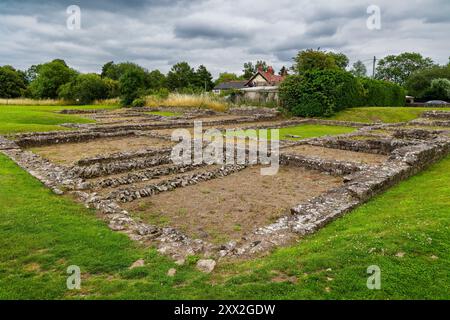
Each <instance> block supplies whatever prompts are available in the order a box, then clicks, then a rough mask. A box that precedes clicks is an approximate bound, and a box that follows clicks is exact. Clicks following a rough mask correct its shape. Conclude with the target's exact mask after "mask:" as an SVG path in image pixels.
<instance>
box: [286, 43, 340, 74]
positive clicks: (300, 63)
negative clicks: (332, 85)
mask: <svg viewBox="0 0 450 320" xmlns="http://www.w3.org/2000/svg"><path fill="white" fill-rule="evenodd" d="M293 69H294V71H295V72H296V73H297V74H302V73H304V72H307V71H311V70H336V69H339V67H338V65H337V63H336V60H335V57H334V55H331V54H329V53H327V52H324V51H320V50H313V49H308V50H302V51H300V52H299V53H298V54H297V56H296V57H295V58H294V66H293Z"/></svg>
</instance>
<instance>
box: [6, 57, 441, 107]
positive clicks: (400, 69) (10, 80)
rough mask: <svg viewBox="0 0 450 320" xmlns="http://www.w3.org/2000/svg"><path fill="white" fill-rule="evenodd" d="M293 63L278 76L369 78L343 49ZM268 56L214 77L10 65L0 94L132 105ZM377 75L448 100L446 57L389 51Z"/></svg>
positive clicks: (111, 66) (116, 67)
mask: <svg viewBox="0 0 450 320" xmlns="http://www.w3.org/2000/svg"><path fill="white" fill-rule="evenodd" d="M293 60H294V63H293V66H292V67H290V68H289V69H288V68H287V67H284V66H283V67H282V68H281V69H280V70H279V74H280V75H287V74H288V72H289V73H291V74H292V73H293V74H294V75H300V74H302V73H304V72H307V71H309V70H341V71H345V72H349V73H351V74H352V75H353V76H355V77H357V78H367V69H366V67H365V65H364V63H363V62H362V61H357V62H356V63H354V64H353V65H352V67H350V66H349V58H348V57H347V56H346V55H345V54H343V53H334V52H327V51H322V50H320V49H319V50H312V49H309V50H302V51H300V52H299V53H298V54H297V56H296V57H294V59H293ZM268 67H269V66H268V64H267V62H266V61H263V60H259V61H256V63H253V62H246V63H244V65H243V70H242V74H240V75H237V74H235V73H228V72H224V73H221V74H220V75H219V77H218V78H217V79H216V80H215V81H213V77H212V75H211V73H210V72H209V71H208V70H207V68H206V67H205V66H204V65H200V66H199V67H198V68H197V69H194V68H193V67H191V66H190V65H189V64H188V63H187V62H179V63H177V64H175V65H173V66H172V68H171V69H170V71H169V72H168V73H167V74H163V73H162V72H160V71H159V70H152V71H149V70H147V69H145V68H143V67H141V66H139V65H138V64H135V63H131V62H124V63H114V62H113V61H111V62H108V63H106V64H105V65H103V67H102V72H101V74H95V73H88V74H83V73H80V72H78V71H76V70H75V69H73V68H70V67H69V66H68V65H67V64H66V62H65V61H64V60H61V59H55V60H53V61H50V62H47V63H44V64H40V65H33V66H31V67H30V68H29V69H28V70H26V71H21V70H17V69H15V68H13V67H11V66H3V67H0V98H18V97H27V98H34V99H58V98H59V99H64V100H70V101H73V102H77V103H80V104H87V103H91V102H92V101H94V100H99V99H108V98H117V97H120V98H121V102H122V104H123V105H130V104H132V103H133V101H135V100H136V99H139V98H140V97H143V96H146V95H159V96H162V97H164V96H166V95H168V93H169V92H181V93H199V92H204V91H210V90H211V89H212V88H213V87H214V86H215V85H217V84H220V83H222V82H226V81H232V80H248V79H249V78H250V77H251V76H252V75H254V74H255V73H256V72H257V70H260V69H261V70H264V71H267V70H268ZM375 78H376V79H378V80H380V81H389V82H392V83H395V84H398V85H400V86H402V87H403V88H404V89H406V90H407V92H408V93H409V94H411V95H413V96H415V97H417V98H418V99H419V100H420V99H440V100H450V61H449V64H448V65H438V64H436V63H434V62H433V60H432V59H431V58H427V57H423V56H422V55H421V54H419V53H408V52H407V53H402V54H400V55H397V56H394V55H390V56H387V57H385V58H383V59H381V60H380V61H379V63H378V67H377V70H376V74H375Z"/></svg>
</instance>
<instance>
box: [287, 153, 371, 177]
mask: <svg viewBox="0 0 450 320" xmlns="http://www.w3.org/2000/svg"><path fill="white" fill-rule="evenodd" d="M280 164H281V165H291V166H298V167H302V168H307V169H311V170H317V171H321V172H326V173H329V174H332V175H336V176H343V175H347V174H351V173H354V172H357V171H361V170H365V169H367V168H369V166H367V165H358V164H356V163H353V162H344V161H336V160H324V159H322V158H320V157H311V156H309V157H305V156H299V155H288V154H281V155H280Z"/></svg>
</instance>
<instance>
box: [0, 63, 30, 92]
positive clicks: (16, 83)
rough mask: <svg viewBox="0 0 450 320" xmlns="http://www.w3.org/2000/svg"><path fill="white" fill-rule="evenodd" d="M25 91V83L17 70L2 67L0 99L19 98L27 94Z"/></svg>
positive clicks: (0, 72)
mask: <svg viewBox="0 0 450 320" xmlns="http://www.w3.org/2000/svg"><path fill="white" fill-rule="evenodd" d="M25 90H26V85H25V81H24V79H23V77H22V76H21V74H20V73H19V72H18V71H17V70H16V69H14V68H13V67H10V66H3V67H0V98H8V99H9V98H18V97H20V96H23V95H24V94H25Z"/></svg>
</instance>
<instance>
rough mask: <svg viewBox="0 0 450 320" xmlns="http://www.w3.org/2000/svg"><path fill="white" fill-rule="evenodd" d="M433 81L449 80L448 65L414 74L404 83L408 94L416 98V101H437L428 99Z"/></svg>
mask: <svg viewBox="0 0 450 320" xmlns="http://www.w3.org/2000/svg"><path fill="white" fill-rule="evenodd" d="M434 79H448V80H450V65H449V66H438V67H434V68H431V69H425V70H421V71H418V72H416V73H414V74H413V75H412V76H411V77H410V78H409V79H408V81H407V82H406V88H407V89H408V94H409V95H411V96H414V97H416V98H417V99H418V100H430V99H437V98H434V97H432V96H431V97H430V91H429V90H430V88H431V82H432V81H433V80H434Z"/></svg>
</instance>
